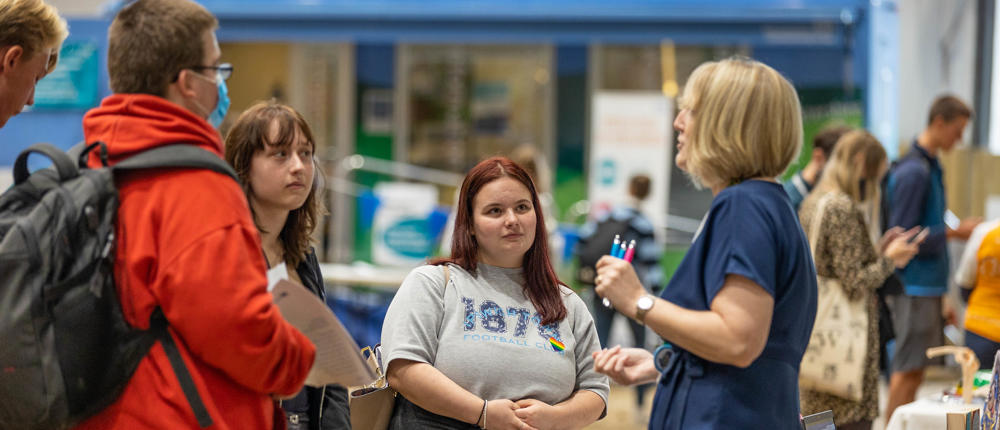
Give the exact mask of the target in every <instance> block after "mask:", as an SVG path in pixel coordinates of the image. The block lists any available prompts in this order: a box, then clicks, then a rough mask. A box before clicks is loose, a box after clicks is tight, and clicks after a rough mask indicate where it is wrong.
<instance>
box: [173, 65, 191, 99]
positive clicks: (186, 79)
mask: <svg viewBox="0 0 1000 430" xmlns="http://www.w3.org/2000/svg"><path fill="white" fill-rule="evenodd" d="M192 73H195V72H194V71H193V70H190V69H182V70H181V71H180V73H178V74H177V81H175V82H173V83H172V84H170V85H172V86H174V88H175V89H176V91H177V94H178V95H180V96H182V97H184V98H191V97H195V96H197V95H198V93H197V92H195V90H194V80H195V79H198V77H197V76H193V75H192Z"/></svg>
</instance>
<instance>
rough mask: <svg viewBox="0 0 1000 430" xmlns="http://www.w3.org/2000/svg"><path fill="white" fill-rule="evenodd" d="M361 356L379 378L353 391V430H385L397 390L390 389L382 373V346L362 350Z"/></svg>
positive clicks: (390, 416)
mask: <svg viewBox="0 0 1000 430" xmlns="http://www.w3.org/2000/svg"><path fill="white" fill-rule="evenodd" d="M361 354H362V355H364V356H365V358H367V360H368V365H369V366H370V367H371V368H372V371H374V372H375V375H376V376H378V379H376V380H375V382H373V383H371V384H368V385H365V386H364V387H361V388H358V389H355V390H351V400H350V402H351V428H353V429H358V430H385V429H386V428H388V427H389V420H390V419H392V409H393V407H394V406H395V405H396V390H393V389H392V388H391V387H389V383H388V381H386V378H385V375H384V374H383V373H382V366H381V363H379V361H381V357H382V351H381V344H379V345H375V348H374V349H373V348H369V347H367V346H366V347H364V348H361Z"/></svg>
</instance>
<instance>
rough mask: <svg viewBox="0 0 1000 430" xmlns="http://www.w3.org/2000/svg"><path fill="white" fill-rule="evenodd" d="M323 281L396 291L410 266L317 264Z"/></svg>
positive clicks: (408, 271) (331, 283) (332, 283)
mask: <svg viewBox="0 0 1000 430" xmlns="http://www.w3.org/2000/svg"><path fill="white" fill-rule="evenodd" d="M319 270H320V271H321V272H323V281H325V282H326V283H327V284H330V285H347V286H362V287H371V288H377V289H381V290H386V291H396V290H397V289H399V285H400V284H402V283H403V279H405V278H406V275H408V274H409V273H410V271H411V270H413V269H412V268H405V267H391V266H373V265H360V264H324V263H321V264H320V265H319Z"/></svg>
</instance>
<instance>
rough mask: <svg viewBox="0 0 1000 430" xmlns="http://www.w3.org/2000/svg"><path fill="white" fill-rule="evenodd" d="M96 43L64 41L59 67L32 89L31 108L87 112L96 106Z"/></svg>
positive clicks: (60, 52)
mask: <svg viewBox="0 0 1000 430" xmlns="http://www.w3.org/2000/svg"><path fill="white" fill-rule="evenodd" d="M98 67H99V64H98V58H97V44H96V43H92V42H66V43H64V44H63V46H62V49H60V50H59V64H58V65H57V66H56V69H55V70H53V71H52V73H50V74H49V75H48V76H46V77H45V78H44V79H42V80H40V81H38V85H37V86H36V87H35V105H34V106H33V108H34V109H39V110H53V109H89V108H92V107H94V106H97V102H98V97H97V71H98Z"/></svg>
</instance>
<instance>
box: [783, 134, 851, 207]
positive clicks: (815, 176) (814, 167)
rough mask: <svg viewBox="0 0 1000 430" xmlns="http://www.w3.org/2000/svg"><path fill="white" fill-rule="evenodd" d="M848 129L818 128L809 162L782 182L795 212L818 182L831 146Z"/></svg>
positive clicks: (831, 148)
mask: <svg viewBox="0 0 1000 430" xmlns="http://www.w3.org/2000/svg"><path fill="white" fill-rule="evenodd" d="M848 131H851V128H850V127H847V126H834V127H827V128H824V129H823V130H820V132H819V133H817V134H816V137H813V146H812V147H813V150H812V157H811V158H810V159H809V163H808V164H806V166H805V167H803V168H802V170H799V172H798V173H796V174H795V176H792V177H791V179H789V180H788V182H785V184H784V187H785V192H786V193H788V199H789V200H791V201H792V207H793V208H795V211H796V212H798V210H799V205H801V204H802V201H803V200H805V199H806V196H808V195H809V192H810V191H812V189H813V186H815V185H816V183H817V182H819V178H820V176H822V174H823V167H826V160H827V159H829V157H830V154H833V147H834V146H835V145H836V144H837V140H840V136H843V135H844V133H847V132H848Z"/></svg>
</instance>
